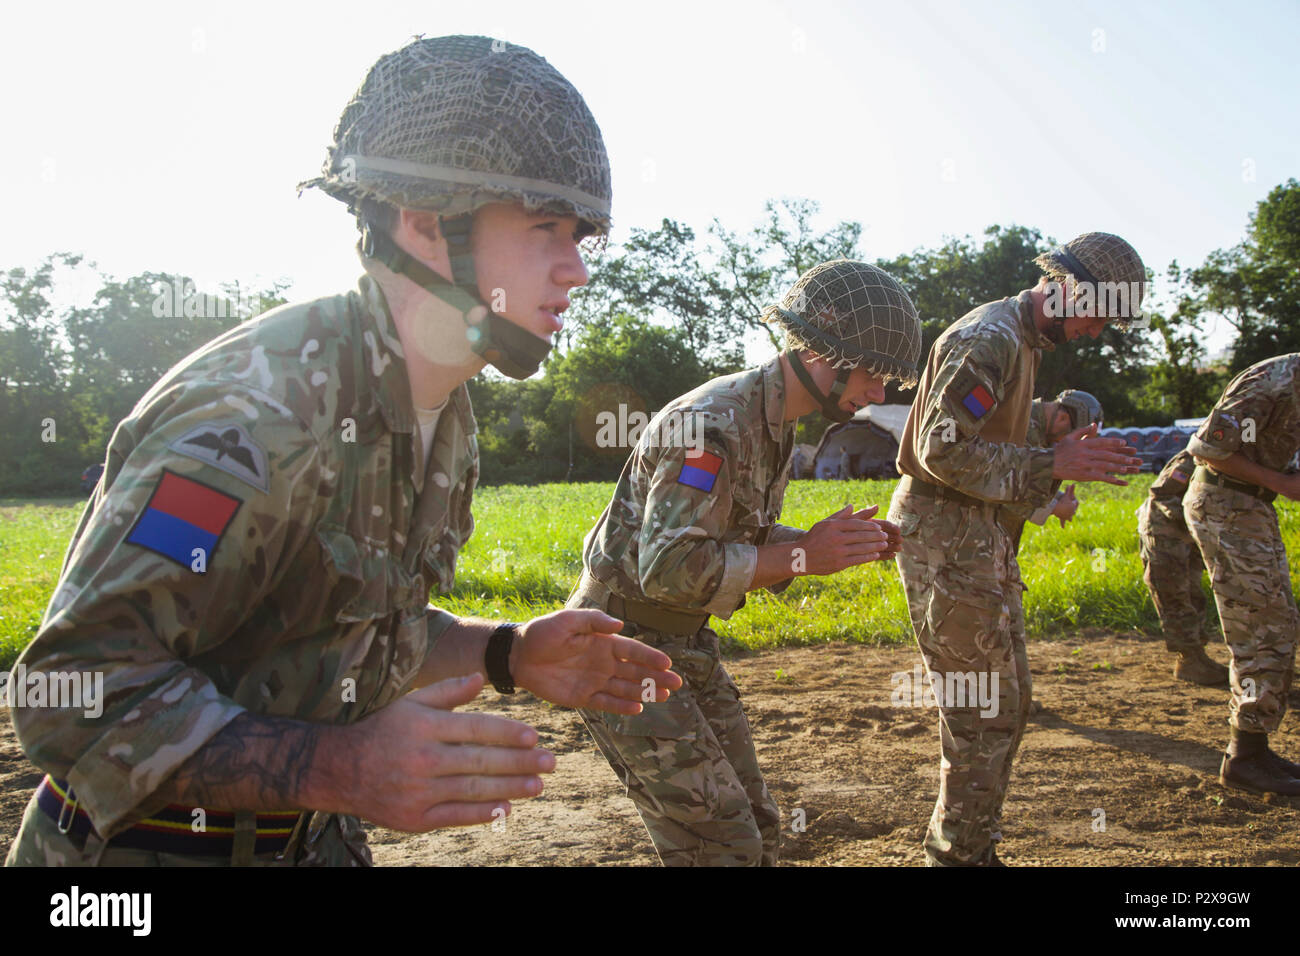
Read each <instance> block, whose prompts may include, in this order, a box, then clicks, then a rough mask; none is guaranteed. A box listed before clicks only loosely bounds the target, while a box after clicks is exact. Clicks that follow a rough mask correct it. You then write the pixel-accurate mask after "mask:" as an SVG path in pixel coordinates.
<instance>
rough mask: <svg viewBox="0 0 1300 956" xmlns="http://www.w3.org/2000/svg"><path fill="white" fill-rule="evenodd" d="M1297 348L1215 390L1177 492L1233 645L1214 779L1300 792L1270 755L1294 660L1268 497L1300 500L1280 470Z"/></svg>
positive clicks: (1292, 448) (1296, 400)
mask: <svg viewBox="0 0 1300 956" xmlns="http://www.w3.org/2000/svg"><path fill="white" fill-rule="evenodd" d="M1298 372H1300V353H1295V352H1292V353H1290V354H1287V355H1279V356H1277V357H1276V358H1271V359H1266V360H1265V361H1263V362H1258V363H1256V364H1255V365H1252V366H1251V367H1250V368H1248V369H1246V370H1245V371H1244V372H1242V373H1241V374H1240V375H1238V376H1237V377H1236V378H1234V379H1233V380H1232V381H1231V382H1229V383H1228V387H1227V388H1226V389H1225V390H1224V392H1223V396H1222V397H1221V398H1220V399H1219V401H1218V404H1216V405H1215V406H1214V410H1213V411H1211V412H1210V415H1209V417H1208V418H1206V420H1205V421H1204V422H1203V423H1202V425H1201V427H1200V428H1199V429H1198V430H1197V432H1196V434H1195V435H1194V436H1192V440H1191V441H1190V442H1189V443H1188V446H1187V450H1188V451H1190V452H1191V453H1192V455H1194V456H1195V458H1196V463H1197V466H1196V470H1195V471H1194V472H1193V474H1192V480H1191V482H1190V483H1189V485H1188V488H1187V493H1186V495H1185V496H1184V498H1183V514H1184V516H1185V517H1186V520H1187V528H1188V530H1189V531H1190V532H1191V534H1192V538H1193V539H1194V540H1195V541H1196V545H1197V547H1198V548H1199V549H1200V552H1201V557H1202V558H1203V559H1204V561H1205V567H1206V568H1207V569H1208V570H1209V572H1210V586H1211V587H1212V588H1213V589H1214V600H1215V603H1216V604H1217V605H1218V607H1219V621H1220V623H1221V624H1222V625H1223V638H1224V640H1225V641H1226V642H1227V645H1228V649H1229V650H1230V651H1231V652H1232V665H1231V667H1230V669H1229V674H1230V681H1231V690H1232V697H1231V700H1230V702H1229V705H1228V723H1229V725H1230V727H1231V736H1230V738H1229V741H1228V749H1227V752H1226V753H1225V754H1224V756H1223V762H1222V764H1221V765H1220V768H1219V779H1220V780H1221V781H1222V782H1223V783H1224V784H1225V785H1227V786H1231V787H1238V788H1240V789H1244V790H1251V791H1262V792H1271V793H1283V794H1289V795H1292V796H1294V795H1300V765H1297V764H1295V763H1293V762H1292V761H1289V760H1286V759H1284V758H1282V757H1281V756H1279V755H1278V754H1276V753H1274V752H1273V750H1272V749H1271V748H1270V747H1269V745H1268V735H1269V734H1271V733H1273V732H1274V731H1276V730H1277V729H1278V727H1279V726H1281V723H1282V717H1283V715H1284V714H1285V713H1286V699H1287V693H1288V692H1289V691H1290V689H1291V674H1292V669H1293V667H1294V666H1295V646H1296V629H1297V627H1300V617H1298V616H1297V613H1296V603H1295V596H1294V595H1293V594H1292V593H1291V572H1290V569H1289V567H1288V565H1287V556H1286V547H1285V546H1284V545H1283V544H1282V534H1281V531H1280V530H1279V528H1278V524H1277V514H1276V513H1275V512H1274V510H1273V504H1272V502H1273V499H1274V498H1276V497H1277V496H1278V495H1284V496H1285V497H1287V498H1290V499H1292V500H1293V501H1296V500H1300V475H1295V474H1286V473H1285V469H1286V468H1287V466H1288V464H1289V463H1290V462H1291V460H1292V458H1293V457H1294V456H1295V454H1296V451H1297V450H1298V449H1300V377H1298V375H1297V373H1298Z"/></svg>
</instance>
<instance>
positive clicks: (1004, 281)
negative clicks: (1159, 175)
mask: <svg viewBox="0 0 1300 956" xmlns="http://www.w3.org/2000/svg"><path fill="white" fill-rule="evenodd" d="M819 213H820V210H819V208H818V206H817V204H816V203H814V202H811V201H809V200H803V199H782V200H771V201H769V202H767V203H766V205H765V206H764V210H763V214H762V217H761V219H760V221H759V222H758V224H757V225H755V226H753V227H752V228H750V229H749V230H748V231H733V230H731V229H729V228H727V227H726V226H724V225H723V224H722V223H721V222H719V221H717V220H714V222H713V223H712V224H711V225H710V226H709V227H708V229H707V231H706V232H705V233H704V234H697V233H696V232H695V231H694V230H693V229H691V228H690V227H689V226H687V225H685V224H683V223H680V222H676V221H674V220H671V219H665V220H663V221H662V223H661V224H660V225H659V227H658V228H655V229H633V230H632V231H631V235H630V236H629V237H628V238H627V240H625V241H624V242H622V243H621V244H619V245H617V246H607V247H604V248H601V249H597V250H594V251H592V252H591V254H590V255H589V256H588V267H589V271H590V273H591V281H590V282H589V283H588V285H587V286H586V287H585V288H583V289H581V290H576V291H575V292H574V294H573V296H572V300H573V305H572V306H571V308H570V309H569V311H568V312H567V313H566V314H565V329H564V331H563V332H562V333H561V334H560V341H559V343H558V344H557V348H556V350H555V351H554V352H553V353H552V355H551V357H550V358H549V359H548V360H547V362H546V365H545V371H544V374H543V375H541V376H538V377H536V378H534V379H530V380H527V381H523V382H516V381H511V380H508V379H505V378H503V377H501V376H499V375H496V374H495V373H494V372H492V371H491V370H488V371H485V372H484V374H482V375H480V376H478V377H477V378H475V379H474V380H473V381H472V382H471V383H470V385H469V388H470V393H471V395H472V398H473V402H474V410H475V414H476V415H477V417H478V422H479V448H480V452H481V454H482V459H483V468H482V474H483V476H484V478H485V480H486V481H489V482H494V483H495V482H517V483H532V482H539V481H561V480H569V481H583V480H609V479H612V478H614V477H616V476H617V475H618V472H619V470H620V469H621V467H622V464H623V461H624V459H625V458H626V455H627V450H628V445H629V444H630V443H631V442H634V441H635V436H636V434H637V432H638V430H639V428H640V426H641V425H642V424H643V423H644V421H645V418H646V417H647V416H648V414H650V413H652V412H654V411H655V410H657V409H659V408H660V407H662V406H663V405H664V404H666V403H667V402H668V401H670V400H671V399H673V398H675V397H676V396H678V395H680V394H682V393H684V392H686V391H689V390H690V389H691V388H693V387H695V386H697V385H699V384H701V383H702V382H704V381H706V380H707V379H709V378H711V377H713V376H716V375H721V374H726V373H729V372H735V371H739V370H740V369H742V368H744V367H745V351H746V348H745V347H746V343H747V342H749V343H755V342H763V341H768V342H770V344H771V346H772V351H773V352H775V351H776V349H777V348H778V347H779V345H780V340H779V337H778V333H777V330H775V329H773V328H771V327H769V326H767V325H765V324H764V323H762V322H760V321H759V318H758V316H759V314H760V312H761V311H762V309H763V308H764V307H765V306H767V305H768V304H770V303H772V302H774V301H777V300H778V299H779V298H780V297H781V296H782V295H783V294H784V293H785V291H786V289H788V288H789V286H790V285H791V284H792V283H793V282H794V280H795V279H796V278H797V277H798V276H799V275H800V274H801V273H802V272H804V271H806V270H807V269H808V268H810V267H812V266H813V265H815V264H817V263H818V262H821V261H824V260H826V259H830V258H835V257H837V256H846V257H849V258H857V259H861V258H864V256H863V253H862V250H861V245H860V244H861V233H862V227H861V225H860V224H858V223H853V222H846V221H841V222H837V223H834V224H833V225H831V226H829V228H818V227H817V225H816V222H817V220H818V218H819ZM1067 238H1068V237H1067ZM1056 244H1057V240H1056V239H1055V238H1053V237H1050V236H1044V235H1043V234H1042V233H1041V232H1040V231H1039V230H1037V229H1034V228H1030V227H1026V226H1019V225H1006V226H1004V225H993V226H989V227H988V228H987V229H985V230H984V233H983V234H982V235H980V236H978V237H975V236H966V237H963V238H946V239H944V240H943V241H942V242H941V243H940V244H939V245H937V246H934V247H932V248H923V249H917V250H915V251H913V252H909V253H904V254H901V255H898V256H896V257H894V258H892V259H876V260H874V262H875V264H876V265H877V266H879V267H880V268H882V269H884V270H885V271H887V272H889V273H890V274H891V275H893V276H894V277H895V278H897V279H898V281H899V282H900V283H901V284H902V285H903V287H904V288H905V289H907V290H908V291H909V293H910V294H911V296H912V299H913V301H914V302H915V303H916V306H917V310H918V312H919V314H920V316H921V318H922V338H923V349H924V350H923V353H922V354H923V355H925V354H926V353H928V350H929V348H930V346H931V344H932V343H933V342H934V340H935V338H937V337H938V335H939V334H940V333H941V332H942V331H943V329H944V328H946V327H947V326H948V325H949V324H951V323H952V322H953V321H954V320H956V319H957V318H959V317H960V316H962V315H964V314H965V313H966V312H967V311H969V310H970V309H971V308H973V307H974V306H976V305H979V304H980V303H983V302H988V301H991V300H994V299H998V298H1002V297H1003V296H1006V295H1009V294H1014V293H1015V292H1018V291H1019V290H1021V289H1025V288H1029V287H1031V286H1032V285H1033V284H1034V283H1035V282H1036V281H1037V279H1038V271H1037V267H1035V266H1034V265H1033V262H1032V260H1033V258H1034V257H1035V256H1036V255H1038V254H1039V253H1040V252H1043V251H1046V250H1047V249H1050V248H1052V247H1053V246H1054V245H1056ZM1139 251H1140V250H1139ZM1148 267H1149V272H1150V264H1148ZM87 280H89V281H92V282H95V283H97V287H98V291H97V293H96V295H95V297H94V299H93V301H92V302H91V304H90V305H89V306H75V305H60V304H59V303H58V299H59V298H60V297H59V296H58V295H56V291H57V290H60V289H68V288H71V287H73V286H74V285H76V284H82V283H85V282H86V281H87ZM287 287H288V283H287V282H280V283H273V284H271V285H270V287H268V288H256V289H247V288H242V287H240V286H239V285H236V284H231V285H226V286H223V287H222V288H221V289H220V290H218V291H217V292H213V293H204V292H200V291H199V290H198V289H197V288H196V287H195V285H194V283H193V282H192V281H191V280H189V279H188V278H185V277H176V276H169V275H164V274H161V273H153V272H146V273H143V274H141V275H138V276H133V277H131V278H129V279H126V280H124V281H119V280H117V279H114V278H112V277H110V276H106V275H103V274H101V273H99V271H98V270H97V269H96V268H95V267H94V266H93V264H91V263H88V262H86V261H85V260H84V258H83V257H81V256H78V255H72V254H69V253H58V254H55V255H52V256H49V257H47V258H46V259H45V260H44V261H43V262H41V263H40V264H39V265H37V266H35V267H31V268H25V267H15V268H11V269H9V270H8V271H7V272H4V273H3V274H0V429H3V434H4V436H5V439H6V446H5V451H4V454H3V455H2V456H0V494H5V495H35V494H57V493H72V492H75V491H76V488H77V481H78V477H79V476H80V474H81V471H82V470H83V469H84V468H85V467H86V466H87V465H89V464H92V463H95V462H101V461H103V459H104V454H105V449H106V448H107V444H108V440H109V438H110V436H111V434H112V430H113V428H114V427H115V426H116V424H117V422H118V421H119V420H120V419H122V418H124V417H125V416H126V415H127V414H128V413H129V412H130V410H131V408H132V407H133V406H134V404H135V402H136V401H137V400H138V399H139V398H140V397H141V396H142V395H143V394H144V393H145V391H147V390H148V388H149V387H150V386H151V385H152V384H153V383H154V382H155V381H156V380H157V379H158V378H159V377H161V376H162V374H163V373H164V372H165V371H166V370H167V369H168V368H170V367H171V366H172V365H174V364H175V363H176V362H177V361H179V360H180V359H181V358H183V357H184V356H185V355H187V354H189V353H190V352H192V351H193V350H195V349H196V348H198V347H199V346H201V345H202V344H203V343H205V342H207V341H208V340H209V339H211V338H213V337H215V336H217V335H219V334H220V333H221V332H223V331H225V330H226V329H228V328H231V327H232V326H234V325H235V324H237V323H239V322H241V321H245V320H247V319H248V318H251V317H252V316H254V315H257V314H258V313H260V312H262V311H264V310H266V309H269V308H272V307H274V306H276V305H279V304H282V303H283V302H284V298H283V292H284V291H285V289H286V288H287ZM1160 288H1161V295H1160V298H1159V303H1158V305H1159V307H1158V308H1152V307H1150V306H1148V309H1147V316H1148V318H1149V327H1148V328H1146V329H1143V330H1139V331H1131V332H1120V331H1118V330H1115V329H1110V328H1108V329H1107V330H1106V331H1105V332H1104V333H1103V335H1102V338H1101V339H1100V340H1099V341H1098V342H1097V343H1095V344H1088V345H1083V346H1081V347H1079V346H1067V347H1065V348H1061V349H1057V350H1056V351H1054V352H1048V353H1045V354H1044V357H1043V363H1042V367H1041V368H1040V371H1039V376H1038V389H1037V391H1038V394H1039V395H1040V396H1046V397H1050V396H1052V395H1055V394H1056V393H1057V392H1059V391H1061V390H1062V389H1065V388H1084V389H1086V390H1088V391H1090V392H1092V393H1093V394H1095V395H1096V396H1097V397H1098V398H1099V399H1100V400H1101V402H1102V404H1103V406H1104V408H1105V410H1106V418H1107V423H1108V424H1112V425H1133V424H1136V425H1164V424H1169V423H1171V422H1172V421H1173V420H1174V419H1176V418H1185V417H1194V416H1198V415H1202V414H1204V413H1205V412H1206V411H1208V409H1209V407H1210V406H1211V404H1212V403H1213V401H1214V399H1215V398H1216V397H1217V396H1218V394H1219V392H1220V391H1221V389H1222V388H1223V385H1224V384H1225V383H1226V381H1227V379H1228V378H1229V377H1230V376H1231V375H1233V374H1235V373H1236V372H1238V371H1240V370H1241V369H1243V368H1246V367H1247V366H1249V365H1251V364H1253V363H1255V362H1257V361H1259V360H1261V359H1263V358H1267V357H1269V356H1272V355H1277V354H1279V353H1283V352H1293V351H1300V183H1297V181H1296V180H1295V179H1291V180H1288V181H1287V182H1285V183H1283V184H1281V185H1279V186H1277V187H1276V188H1274V189H1273V190H1272V191H1271V192H1270V193H1269V195H1268V196H1267V197H1266V198H1265V199H1264V200H1262V201H1260V202H1259V203H1258V204H1257V206H1256V208H1255V210H1254V211H1253V212H1251V214H1250V216H1249V219H1248V222H1247V226H1246V230H1245V236H1244V238H1243V239H1242V241H1241V242H1240V243H1238V244H1237V245H1235V246H1233V247H1232V248H1229V249H1220V250H1216V251H1215V252H1213V253H1211V254H1210V255H1209V256H1207V257H1206V260H1205V261H1204V262H1203V263H1202V264H1201V265H1199V266H1195V267H1191V268H1182V267H1180V266H1179V264H1178V263H1177V262H1173V263H1170V264H1169V265H1168V266H1167V267H1166V269H1165V271H1164V273H1163V282H1162V283H1161V284H1160ZM1214 316H1220V317H1222V318H1223V319H1224V320H1225V321H1226V322H1227V323H1229V325H1230V326H1231V327H1232V329H1233V331H1234V333H1235V338H1234V342H1233V343H1232V348H1231V354H1230V357H1229V358H1228V359H1227V361H1225V362H1221V363H1210V362H1209V356H1207V354H1206V350H1205V347H1204V344H1203V338H1204V335H1205V332H1206V328H1207V325H1208V323H1209V321H1210V319H1211V318H1212V317H1214ZM911 394H912V393H911V392H900V391H898V390H897V389H896V388H894V387H892V386H891V388H890V390H889V394H888V395H887V398H886V400H887V401H890V402H908V401H910V399H911ZM824 428H825V424H824V423H823V422H822V421H821V420H820V418H819V416H809V417H808V418H807V419H805V420H804V422H802V423H801V425H800V436H799V440H800V441H807V442H816V441H817V440H818V439H819V438H820V435H821V432H822V431H823V430H824Z"/></svg>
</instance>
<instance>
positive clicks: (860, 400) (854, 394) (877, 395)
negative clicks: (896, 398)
mask: <svg viewBox="0 0 1300 956" xmlns="http://www.w3.org/2000/svg"><path fill="white" fill-rule="evenodd" d="M884 400H885V381H884V379H882V378H881V377H880V376H878V375H872V374H871V373H870V372H868V371H867V370H866V369H865V368H855V369H854V370H853V371H852V372H850V373H849V383H848V385H846V386H845V387H844V394H843V395H842V396H840V408H841V409H843V410H844V411H846V412H856V411H857V410H858V409H860V408H866V407H867V406H868V405H873V404H874V405H878V404H880V403H881V402H883V401H884Z"/></svg>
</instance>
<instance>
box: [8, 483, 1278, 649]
mask: <svg viewBox="0 0 1300 956" xmlns="http://www.w3.org/2000/svg"><path fill="white" fill-rule="evenodd" d="M1150 482H1151V478H1150V476H1148V475H1144V476H1141V477H1139V478H1137V479H1135V480H1134V482H1133V484H1132V485H1131V486H1129V487H1128V488H1112V487H1109V486H1106V485H1090V486H1086V487H1085V488H1083V490H1082V491H1080V492H1079V497H1080V501H1081V502H1082V503H1081V505H1080V508H1079V514H1078V516H1077V517H1076V519H1075V521H1074V522H1072V523H1071V524H1070V525H1068V526H1067V527H1065V528H1061V527H1059V525H1058V523H1057V521H1056V519H1055V518H1052V519H1049V523H1048V526H1047V527H1046V528H1039V527H1037V526H1036V525H1029V526H1028V527H1027V529H1026V531H1025V536H1024V541H1023V542H1022V545H1021V549H1020V567H1021V570H1022V572H1023V574H1024V579H1025V583H1026V584H1027V585H1028V586H1029V593H1028V594H1026V595H1025V616H1026V626H1027V629H1028V631H1029V633H1030V635H1031V636H1043V635H1051V634H1055V633H1059V632H1061V631H1066V630H1070V629H1073V628H1076V627H1086V626H1099V627H1106V628H1115V629H1128V628H1147V629H1150V628H1155V627H1158V623H1157V621H1156V616H1155V610H1154V608H1153V607H1152V606H1151V601H1150V599H1149V597H1148V596H1147V592H1146V587H1145V585H1144V584H1143V583H1142V567H1141V562H1140V561H1139V559H1138V551H1137V533H1136V520H1137V519H1136V517H1135V515H1134V512H1135V510H1136V509H1137V507H1138V505H1139V504H1141V502H1142V499H1143V496H1144V495H1145V494H1146V489H1147V488H1148V486H1149V485H1150ZM892 491H893V482H883V481H854V482H840V481H797V482H793V483H792V484H791V486H790V488H789V490H788V491H787V493H786V498H785V513H784V514H783V516H782V521H783V523H785V524H791V525H797V526H799V527H805V528H806V527H808V526H809V525H811V524H812V523H813V522H815V521H816V520H818V519H819V518H822V517H825V516H826V515H827V514H829V513H831V512H832V511H835V510H837V509H839V508H840V507H842V506H843V505H844V504H845V502H846V501H849V500H851V501H852V502H853V503H854V504H856V505H859V506H861V505H862V504H864V503H865V504H879V505H880V506H881V512H882V513H883V512H884V511H885V510H887V509H888V507H889V496H890V494H891V493H892ZM612 492H613V485H612V484H572V485H558V484H556V485H543V486H540V487H521V486H502V487H495V488H483V489H480V490H479V492H478V493H477V495H476V497H475V507H474V514H475V518H476V521H477V530H476V531H475V533H474V537H473V539H471V541H470V543H469V545H468V546H467V547H466V548H465V550H464V551H463V552H462V554H461V559H460V561H459V564H458V569H457V570H458V573H457V579H456V588H455V590H454V591H453V593H452V594H451V595H450V596H448V597H446V598H444V599H443V601H442V602H441V604H442V606H444V607H446V608H447V609H448V610H450V611H452V612H453V613H455V614H462V615H464V614H474V615H481V616H485V617H507V618H515V619H525V618H527V617H531V616H534V615H536V614H540V613H544V612H546V611H550V610H554V609H555V608H558V607H560V606H562V605H563V603H564V600H565V598H567V597H568V594H569V590H570V589H571V588H572V586H573V583H574V581H575V580H576V579H577V576H578V573H579V571H580V569H581V552H582V539H583V536H584V535H586V533H587V531H588V530H589V529H590V528H591V526H592V525H593V524H594V523H595V521H596V518H597V517H598V516H599V515H600V513H601V511H602V510H603V509H604V507H605V504H606V503H607V502H608V500H609V496H610V495H611V494H612ZM81 507H82V502H81V501H79V500H75V499H52V500H41V501H15V500H0V667H8V665H9V664H10V663H12V662H13V660H14V659H15V657H16V656H17V655H18V653H19V652H20V651H21V650H22V649H23V648H24V647H26V645H27V643H28V642H29V641H30V640H31V639H32V637H33V636H34V635H35V633H36V629H37V626H38V625H39V622H40V619H41V615H42V614H43V613H44V611H45V605H46V602H48V600H49V597H50V594H51V592H52V591H53V590H54V586H55V583H56V581H57V578H58V573H59V566H60V563H61V562H62V560H63V553H64V550H65V549H66V547H67V543H68V539H69V538H70V537H71V535H72V532H73V530H74V528H75V527H76V523H77V519H78V517H79V515H80V512H81ZM1278 516H1279V518H1280V521H1281V525H1282V537H1283V540H1284V541H1285V542H1286V544H1287V548H1288V550H1290V551H1292V553H1295V551H1294V549H1295V547H1296V546H1298V545H1300V507H1297V505H1295V504H1293V503H1291V502H1285V501H1279V502H1278ZM1292 573H1293V580H1292V585H1293V587H1294V584H1295V578H1294V574H1295V572H1294V571H1293V572H1292ZM716 627H717V630H718V633H719V634H720V635H722V637H723V639H724V640H726V641H728V642H734V643H736V644H738V645H740V646H743V647H747V648H761V647H772V646H776V645H789V644H813V643H819V642H823V641H854V642H862V643H870V644H887V643H897V642H908V641H911V639H912V632H911V626H910V624H909V622H908V616H907V604H906V601H905V600H904V598H903V589H902V586H901V584H900V583H899V580H898V572H897V570H896V569H895V568H894V565H893V564H892V563H888V564H878V565H867V566H865V567H861V568H854V569H852V570H849V571H846V572H843V573H841V574H838V575H835V576H833V577H826V578H815V577H814V578H803V579H800V580H798V581H796V582H795V583H794V584H793V585H791V587H790V588H789V589H788V590H787V591H786V592H785V593H784V594H782V595H780V596H776V595H772V594H769V593H767V592H766V591H760V592H758V593H756V594H753V595H751V596H750V599H749V602H748V603H747V604H746V605H745V607H743V608H742V609H741V610H740V611H738V612H737V613H736V614H735V615H734V616H733V617H732V618H731V620H729V621H717V622H716Z"/></svg>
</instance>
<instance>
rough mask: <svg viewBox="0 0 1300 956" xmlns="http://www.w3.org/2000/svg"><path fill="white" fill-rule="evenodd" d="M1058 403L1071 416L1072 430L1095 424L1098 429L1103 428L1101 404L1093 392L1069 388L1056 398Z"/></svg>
mask: <svg viewBox="0 0 1300 956" xmlns="http://www.w3.org/2000/svg"><path fill="white" fill-rule="evenodd" d="M1056 401H1057V402H1058V403H1059V404H1060V406H1061V408H1063V409H1064V410H1065V412H1066V414H1068V415H1069V416H1070V422H1071V428H1083V427H1084V426H1085V425H1091V424H1092V423H1094V422H1095V423H1096V424H1097V427H1098V428H1100V427H1101V423H1102V410H1101V402H1099V401H1097V397H1096V396H1095V395H1093V394H1092V393H1091V392H1085V391H1083V390H1082V389H1077V388H1067V389H1066V390H1065V391H1063V392H1062V393H1061V394H1060V395H1057V396H1056Z"/></svg>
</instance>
